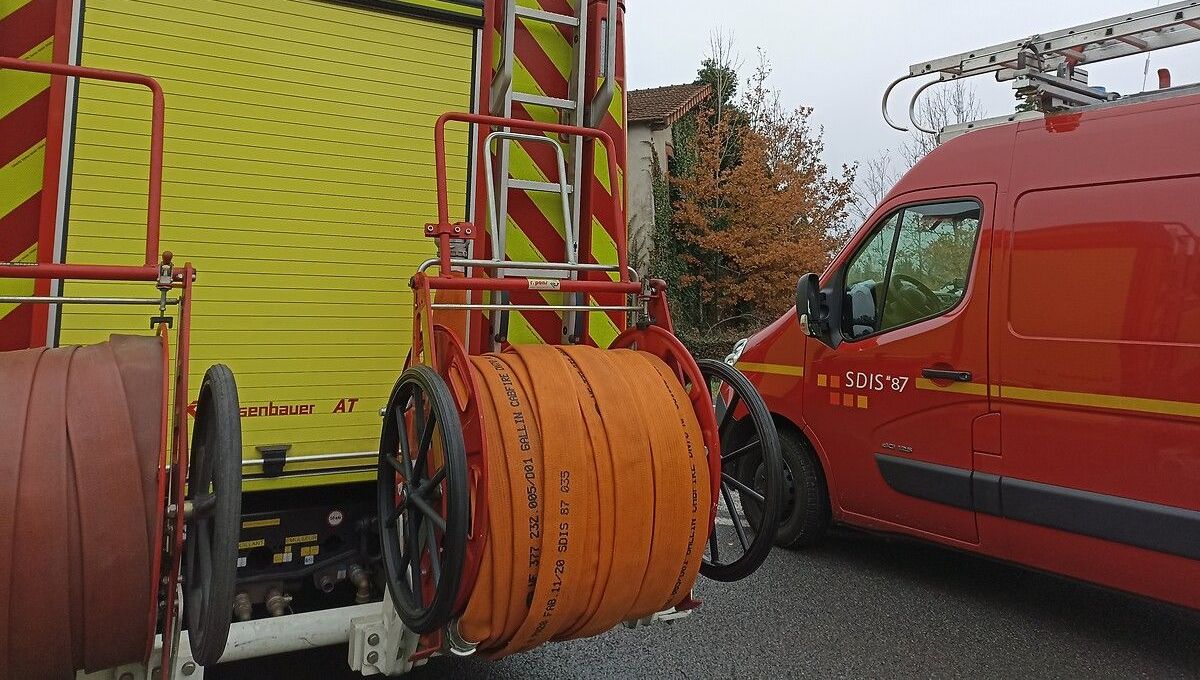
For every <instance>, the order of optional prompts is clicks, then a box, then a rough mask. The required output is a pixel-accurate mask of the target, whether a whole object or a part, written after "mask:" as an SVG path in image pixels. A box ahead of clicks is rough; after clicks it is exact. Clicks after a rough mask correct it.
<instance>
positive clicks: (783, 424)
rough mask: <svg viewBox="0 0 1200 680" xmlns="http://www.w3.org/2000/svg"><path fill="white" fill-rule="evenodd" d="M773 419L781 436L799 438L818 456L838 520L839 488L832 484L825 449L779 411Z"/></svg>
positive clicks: (806, 429)
mask: <svg viewBox="0 0 1200 680" xmlns="http://www.w3.org/2000/svg"><path fill="white" fill-rule="evenodd" d="M771 417H772V418H773V419H774V420H775V429H777V430H778V431H779V433H780V434H783V433H784V432H788V433H791V434H793V435H795V436H797V437H799V438H800V439H801V440H802V441H803V442H804V443H805V444H807V445H808V447H809V448H810V449H811V450H812V451H813V452H814V453H815V454H816V458H817V471H818V472H819V473H820V475H821V481H822V482H823V483H824V484H825V491H826V493H828V494H829V508H830V511H831V512H832V513H833V515H834V518H835V519H837V518H838V516H839V515H840V514H841V503H839V502H838V491H837V489H838V487H837V486H836V485H835V484H832V483H831V482H830V479H831V475H830V474H829V473H830V470H831V467H830V465H829V458H828V456H827V455H826V453H825V449H824V447H822V446H821V445H820V442H818V441H817V440H816V438H815V437H812V436H810V434H809V431H808V428H807V427H804V426H802V425H800V424H797V423H796V422H794V421H793V420H792V419H791V418H788V417H787V416H785V415H783V414H781V413H779V412H777V411H771Z"/></svg>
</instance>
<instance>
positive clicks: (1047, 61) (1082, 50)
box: [883, 0, 1200, 134]
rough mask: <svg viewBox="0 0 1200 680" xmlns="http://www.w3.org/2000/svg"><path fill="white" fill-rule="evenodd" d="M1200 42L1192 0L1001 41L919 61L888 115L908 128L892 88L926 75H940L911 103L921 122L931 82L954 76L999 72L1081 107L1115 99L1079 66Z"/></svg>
mask: <svg viewBox="0 0 1200 680" xmlns="http://www.w3.org/2000/svg"><path fill="white" fill-rule="evenodd" d="M1197 41H1200V1H1197V0H1186V1H1184V2H1173V3H1171V4H1168V5H1162V6H1160V7H1154V8H1152V9H1146V10H1141V11H1139V12H1132V13H1129V14H1122V15H1120V16H1116V17H1112V18H1110V19H1104V20H1101V21H1093V22H1090V23H1086V24H1082V25H1079V26H1074V27H1071V28H1065V29H1061V30H1057V31H1051V32H1048V33H1043V34H1038V35H1033V36H1030V37H1028V38H1025V39H1023V40H1017V41H1013V42H1006V43H1000V44H998V45H992V46H990V47H984V48H981V49H977V50H971V51H970V52H963V53H960V54H955V55H951V56H948V57H942V58H940V59H934V60H932V61H925V62H921V63H917V64H913V65H912V66H910V67H909V69H908V74H907V75H904V76H901V77H900V78H898V79H897V80H896V81H894V82H893V83H892V84H891V85H889V86H888V88H887V90H886V91H885V92H884V96H883V116H884V119H885V120H886V121H887V123H888V125H891V126H892V127H893V128H896V129H897V130H902V131H905V130H907V128H904V127H902V126H900V125H897V124H896V123H894V122H893V121H892V119H891V117H890V116H889V114H888V110H887V104H888V99H889V98H890V97H891V93H892V90H893V89H894V88H895V87H896V86H897V85H899V84H900V83H901V82H903V81H905V80H908V79H910V78H916V77H920V76H924V75H931V76H932V75H937V76H938V78H937V79H936V80H932V81H930V82H928V83H926V84H924V85H922V86H921V87H920V88H919V89H918V90H917V91H916V93H915V94H914V95H913V98H912V100H911V101H910V103H909V119H910V121H912V122H913V125H914V126H916V127H917V129H920V130H921V131H923V132H928V133H931V134H932V133H936V132H937V131H936V130H926V129H924V128H921V127H920V125H919V124H917V123H916V121H915V115H914V113H915V109H916V103H917V99H918V98H919V97H920V96H921V94H922V93H923V92H924V91H925V90H926V89H927V88H929V87H930V86H932V85H934V84H936V83H940V82H946V81H950V80H959V79H962V78H969V77H973V76H979V75H984V74H987V73H994V74H995V77H996V80H997V81H1001V82H1003V81H1010V80H1011V81H1016V82H1015V83H1014V89H1016V90H1017V91H1018V93H1019V94H1022V95H1024V94H1027V93H1028V94H1040V95H1045V96H1047V97H1049V98H1050V99H1052V100H1053V102H1054V103H1055V104H1056V105H1057V106H1056V108H1067V107H1071V106H1081V105H1086V104H1091V103H1095V102H1099V101H1107V100H1109V99H1112V95H1108V94H1106V93H1103V92H1101V91H1098V90H1096V89H1094V88H1090V87H1088V86H1087V84H1086V83H1087V81H1086V78H1087V75H1086V72H1084V71H1082V70H1081V69H1078V68H1076V67H1078V66H1080V65H1084V64H1095V63H1099V62H1102V61H1108V60H1110V59H1117V58H1120V57H1126V56H1130V55H1133V54H1142V53H1146V52H1152V51H1154V50H1160V49H1164V48H1167V47H1174V46H1176V45H1183V44H1187V43H1191V42H1197Z"/></svg>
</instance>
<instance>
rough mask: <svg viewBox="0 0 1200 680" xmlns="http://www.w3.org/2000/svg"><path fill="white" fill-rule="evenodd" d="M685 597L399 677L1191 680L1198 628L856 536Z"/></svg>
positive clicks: (328, 655) (1191, 617) (238, 672)
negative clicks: (658, 614)
mask: <svg viewBox="0 0 1200 680" xmlns="http://www.w3.org/2000/svg"><path fill="white" fill-rule="evenodd" d="M1148 577H1150V576H1149V575H1148ZM698 596H699V598H700V599H701V600H704V602H705V604H704V606H703V607H701V608H700V610H699V611H697V612H696V613H695V614H694V615H692V616H691V617H689V618H687V619H684V620H682V621H679V622H676V623H674V624H671V625H657V626H653V627H650V628H645V629H639V630H627V629H624V628H622V629H618V630H614V631H611V632H609V633H607V634H605V635H602V636H600V637H597V638H593V639H590V640H579V641H573V642H567V643H560V644H553V645H549V646H546V647H543V648H541V649H539V650H536V651H534V652H531V653H527V654H523V655H518V656H515V657H509V658H507V659H503V660H500V661H496V662H489V661H487V660H484V659H474V658H472V659H454V660H450V659H435V660H433V661H431V662H430V663H429V664H428V665H427V666H425V667H423V668H421V669H419V670H417V671H416V672H414V673H412V674H411V675H410V676H407V677H408V678H409V680H432V679H434V678H438V679H441V678H454V679H455V680H459V679H462V680H468V679H473V678H479V679H483V678H487V679H489V680H518V679H520V680H534V679H538V678H546V679H552V680H567V679H570V678H803V677H813V678H880V677H887V678H910V677H912V678H960V677H967V676H971V677H974V678H981V677H982V678H990V677H1006V678H1008V677H1017V678H1200V614H1197V613H1194V612H1190V611H1185V610H1182V609H1177V608H1173V607H1169V606H1166V605H1161V604H1157V603H1154V602H1149V601H1146V600H1141V599H1138V598H1135V597H1131V596H1127V595H1123V594H1119V593H1113V592H1109V591H1105V590H1101V589H1098V588H1094V587H1091V586H1088V585H1084V584H1080V583H1075V582H1072V581H1067V580H1064V579H1059V578H1056V577H1052V576H1048V575H1044V574H1039V573H1034V572H1031V571H1026V570H1023V569H1020V568H1018V567H1013V566H1009V565H1005V564H999V563H995V562H991V561H988V560H984V559H980V558H976V557H971V556H967V555H962V554H959V553H956V552H952V551H948V550H943V549H941V548H935V547H931V546H925V545H919V544H914V543H908V542H904V541H898V540H889V539H881V538H877V537H872V536H867V535H862V534H857V533H849V532H847V533H844V534H840V535H838V536H835V537H834V538H832V539H831V540H830V541H828V542H827V543H826V544H824V545H823V546H821V547H820V548H817V549H814V550H810V551H807V552H803V553H791V552H786V551H781V550H776V551H775V552H774V554H772V556H771V558H770V559H769V560H768V561H767V563H766V564H765V565H764V566H763V568H762V569H761V570H760V571H759V572H758V573H756V574H755V575H754V576H752V577H750V579H748V580H746V581H743V582H741V583H735V584H719V583H713V582H707V581H705V580H704V579H701V582H700V584H699V586H698ZM345 655H346V651H345V648H344V647H338V648H333V649H329V650H316V651H312V652H306V653H302V654H295V655H290V656H287V657H277V658H275V659H272V660H269V661H255V662H247V663H242V664H238V665H231V666H229V667H217V668H213V669H210V670H209V671H208V674H207V675H206V677H208V678H214V679H216V678H220V679H224V680H232V679H235V678H236V679H243V678H244V679H247V680H248V679H250V678H253V679H255V680H262V679H264V678H276V677H278V678H287V679H288V680H304V679H307V678H314V679H316V678H320V679H321V680H328V679H340V678H345V679H347V680H349V679H350V678H355V677H360V676H357V675H355V674H352V673H350V672H348V671H347V670H346V665H345V664H346V660H345Z"/></svg>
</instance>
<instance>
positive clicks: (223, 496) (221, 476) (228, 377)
mask: <svg viewBox="0 0 1200 680" xmlns="http://www.w3.org/2000/svg"><path fill="white" fill-rule="evenodd" d="M185 508H186V510H185V512H186V523H187V524H186V526H187V531H186V536H187V540H186V542H185V543H184V561H183V579H184V581H183V582H184V613H185V616H186V618H187V627H188V639H189V641H190V643H191V648H192V656H193V657H194V658H195V660H196V662H197V663H199V664H200V665H202V666H209V665H212V664H215V663H217V661H219V660H220V659H221V654H222V653H223V652H224V651H225V642H226V640H227V639H228V637H229V624H230V620H231V619H232V611H233V598H234V595H235V592H234V591H235V585H236V584H235V582H236V579H237V553H238V536H239V533H240V529H241V515H242V434H241V419H240V415H239V405H238V395H237V384H236V383H235V382H234V379H233V373H232V372H231V371H230V370H229V368H228V367H226V366H224V365H220V364H218V365H215V366H213V367H211V368H209V369H208V371H207V372H206V373H205V374H204V382H203V383H201V385H200V397H199V399H198V400H197V402H196V422H195V425H194V427H193V429H192V446H191V452H190V459H189V462H188V479H187V504H186V506H185Z"/></svg>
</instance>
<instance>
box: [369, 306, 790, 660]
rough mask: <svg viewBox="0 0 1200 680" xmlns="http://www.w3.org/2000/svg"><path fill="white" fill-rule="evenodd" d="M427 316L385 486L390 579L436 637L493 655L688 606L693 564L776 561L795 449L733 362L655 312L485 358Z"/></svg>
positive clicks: (401, 608)
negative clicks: (785, 455)
mask: <svg viewBox="0 0 1200 680" xmlns="http://www.w3.org/2000/svg"><path fill="white" fill-rule="evenodd" d="M430 332H431V335H432V338H433V341H432V342H431V343H429V351H427V352H424V353H422V352H420V351H418V352H416V353H415V354H414V358H418V359H424V360H426V361H429V362H430V363H431V364H432V365H423V364H415V365H412V366H410V367H409V368H408V369H406V370H405V371H404V373H403V374H402V375H401V376H400V378H399V380H398V381H397V384H396V387H395V389H394V390H393V392H392V396H391V399H390V400H389V403H388V406H387V408H386V410H385V411H384V426H383V433H382V436H381V442H380V459H379V466H378V469H379V483H378V486H377V492H378V496H377V501H378V510H379V517H380V519H381V524H382V539H383V546H384V562H385V567H386V569H385V572H386V574H387V578H388V590H389V592H390V593H391V597H392V601H393V603H394V605H395V607H396V610H397V612H398V613H399V614H400V616H401V618H402V619H403V621H404V622H405V625H406V626H408V627H409V628H410V629H411V630H413V631H415V632H418V633H421V634H423V635H424V636H425V643H424V645H423V646H424V647H425V648H426V649H427V650H429V649H435V648H445V647H450V648H453V649H455V650H456V651H458V652H459V653H463V652H465V651H471V650H474V649H476V648H478V650H479V651H481V652H483V653H486V654H488V655H489V656H491V657H499V656H504V655H507V654H511V653H515V652H519V651H524V650H526V649H530V648H532V647H534V646H537V645H538V644H541V643H542V642H545V641H548V640H561V639H569V638H574V637H586V636H590V635H595V634H598V633H600V632H603V631H605V630H608V629H609V628H611V627H613V626H614V625H616V624H619V623H621V622H622V621H629V620H637V619H642V618H645V617H648V616H651V615H653V614H655V613H656V612H660V611H663V610H666V609H670V608H672V607H674V608H677V609H691V608H694V607H695V606H697V605H698V604H699V603H698V602H695V601H694V600H692V598H691V589H692V585H693V583H694V581H695V578H696V575H697V573H703V574H705V575H706V576H709V577H710V578H714V579H716V580H723V581H734V580H738V579H740V578H744V577H745V576H748V575H749V574H750V573H752V572H753V571H754V570H755V569H757V568H758V566H759V565H761V563H762V562H763V560H764V559H765V558H766V555H767V553H768V551H769V549H770V546H771V542H772V537H773V536H774V532H775V528H776V525H777V522H778V516H779V507H780V504H781V496H782V463H781V460H780V457H779V448H778V446H779V445H778V439H777V434H776V432H775V429H774V424H773V422H772V421H771V418H770V415H769V414H768V413H767V411H766V408H765V405H763V403H762V400H761V397H759V396H758V394H757V392H756V391H755V390H754V388H753V386H752V385H751V384H750V383H749V381H748V380H746V378H745V377H744V376H742V375H741V374H740V373H739V372H737V371H736V370H735V369H733V368H732V367H729V366H727V365H725V364H720V363H718V362H711V363H710V362H701V363H699V364H697V363H696V362H695V361H693V360H692V359H691V357H690V355H688V354H687V352H686V350H685V349H684V348H683V346H682V345H681V344H679V341H678V340H677V339H676V338H675V337H674V336H673V335H671V334H670V333H668V332H666V331H665V330H663V329H661V328H657V327H649V328H645V329H631V330H629V331H627V332H626V333H624V334H623V335H622V336H621V337H619V338H618V339H617V341H616V342H614V344H613V347H612V348H610V349H609V350H600V349H596V348H593V347H587V346H565V347H559V346H535V347H514V348H511V349H510V350H509V351H505V352H501V353H495V354H486V355H482V356H474V357H467V356H466V355H465V352H464V351H463V349H462V346H461V343H459V342H458V340H457V338H456V337H455V335H454V334H453V333H452V332H451V331H449V330H448V329H447V328H445V327H442V326H438V325H434V326H432V328H431V329H430ZM480 458H482V460H478V459H480ZM473 459H476V460H473ZM747 460H753V461H755V466H754V472H755V473H756V474H747V472H746V470H747V466H746V465H744V464H743V463H744V462H745V461H747ZM473 463H474V464H473ZM717 470H719V471H720V473H719V474H713V471H717ZM581 489H586V490H587V491H586V492H581ZM573 493H574V494H576V495H575V496H574V497H572V496H571V494H573ZM750 504H754V505H755V507H756V509H757V512H755V513H753V515H752V514H751V513H750V512H748V511H747V510H746V509H745V507H746V506H748V505H750ZM564 513H565V514H564ZM731 518H732V521H733V522H737V523H738V524H737V525H736V527H737V529H736V531H733V529H731V528H730V526H729V524H728V523H729V522H730V519H731ZM727 534H728V536H727ZM729 536H736V537H737V538H736V539H732V540H734V541H735V542H734V543H733V545H732V547H731V546H729V545H725V544H724V543H728V542H729V541H730V540H731V539H730V538H729Z"/></svg>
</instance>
